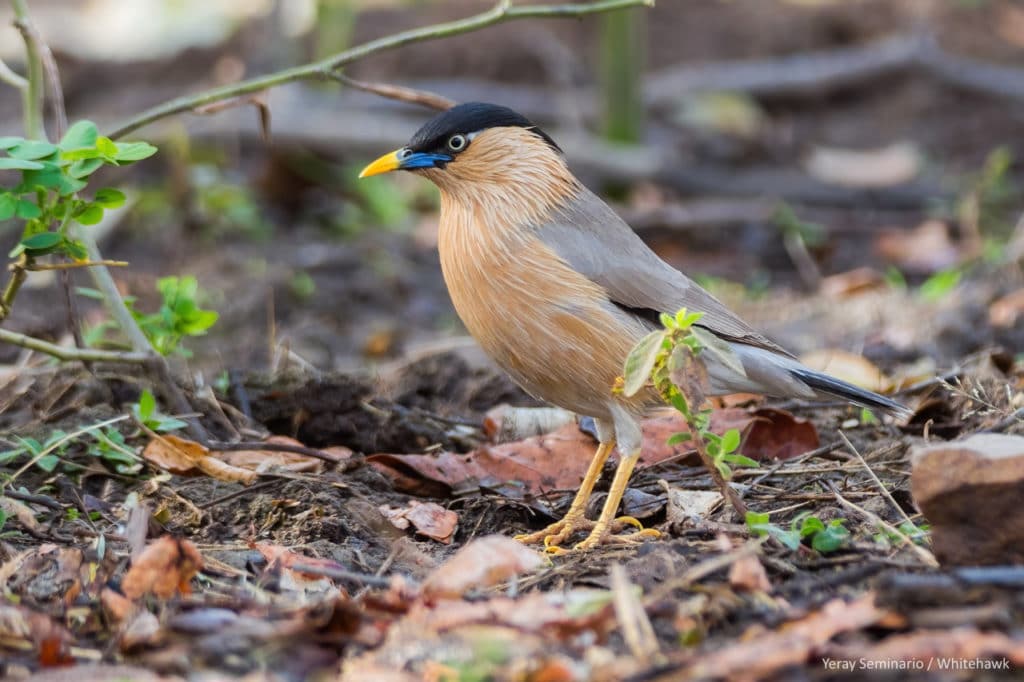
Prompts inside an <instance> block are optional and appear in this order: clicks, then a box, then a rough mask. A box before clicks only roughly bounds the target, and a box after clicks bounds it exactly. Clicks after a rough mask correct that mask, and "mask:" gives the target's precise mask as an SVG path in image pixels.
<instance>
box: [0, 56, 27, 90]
mask: <svg viewBox="0 0 1024 682" xmlns="http://www.w3.org/2000/svg"><path fill="white" fill-rule="evenodd" d="M0 81H2V82H4V83H7V84H8V85H10V86H11V87H14V88H17V89H18V90H28V79H27V78H25V77H24V76H22V75H21V74H17V73H15V72H14V71H12V70H11V67H9V66H7V64H6V63H5V62H4V60H2V59H0Z"/></svg>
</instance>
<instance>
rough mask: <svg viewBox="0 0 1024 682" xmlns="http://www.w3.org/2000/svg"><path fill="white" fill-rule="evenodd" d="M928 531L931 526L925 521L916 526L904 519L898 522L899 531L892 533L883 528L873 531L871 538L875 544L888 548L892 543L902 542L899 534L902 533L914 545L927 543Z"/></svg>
mask: <svg viewBox="0 0 1024 682" xmlns="http://www.w3.org/2000/svg"><path fill="white" fill-rule="evenodd" d="M930 532H931V526H929V525H928V524H927V523H923V524H921V525H920V526H918V525H915V524H913V523H910V522H909V521H904V522H903V523H901V524H900V527H899V533H894V532H893V531H891V530H888V529H886V528H883V529H882V530H881V531H880V532H878V533H875V535H874V536H873V537H872V538H871V539H872V540H874V541H875V544H876V545H879V546H880V547H884V548H886V549H888V548H890V547H892V546H893V545H899V544H902V543H903V538H902V537H901V536H900V533H902V534H903V535H904V536H905V537H906V538H907V539H909V540H910V541H911V542H913V543H914V544H915V545H927V544H928V536H929V534H930Z"/></svg>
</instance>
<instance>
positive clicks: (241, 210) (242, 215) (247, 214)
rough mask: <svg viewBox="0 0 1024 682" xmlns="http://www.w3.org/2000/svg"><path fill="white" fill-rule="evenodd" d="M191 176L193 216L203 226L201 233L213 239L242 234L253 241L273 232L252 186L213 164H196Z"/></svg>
mask: <svg viewBox="0 0 1024 682" xmlns="http://www.w3.org/2000/svg"><path fill="white" fill-rule="evenodd" d="M190 177H191V180H192V188H193V190H194V194H193V202H194V203H193V205H192V210H193V211H194V213H195V215H194V216H193V219H194V220H195V221H196V222H198V223H199V224H201V225H202V226H203V229H204V234H206V235H207V236H209V237H212V238H223V237H226V236H230V235H241V236H243V237H246V238H248V239H253V240H263V239H268V238H269V237H270V236H271V235H272V234H273V231H274V227H273V225H271V223H270V222H269V221H267V219H266V218H265V217H264V214H265V211H264V208H263V207H262V206H261V205H260V203H259V201H258V199H257V197H256V194H255V193H254V192H253V190H252V189H250V188H249V187H247V186H246V185H244V184H239V183H238V182H236V181H234V180H233V179H232V178H230V177H228V174H227V173H226V172H225V171H224V170H222V169H221V168H219V167H218V166H216V165H215V164H212V163H199V164H195V165H194V166H192V167H191V169H190Z"/></svg>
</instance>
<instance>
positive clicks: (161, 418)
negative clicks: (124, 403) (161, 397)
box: [132, 389, 188, 433]
mask: <svg viewBox="0 0 1024 682" xmlns="http://www.w3.org/2000/svg"><path fill="white" fill-rule="evenodd" d="M132 415H134V417H135V418H136V419H137V420H138V421H139V423H140V424H142V425H143V426H145V427H146V428H147V429H150V430H151V431H157V432H159V433H164V432H167V431H175V430H177V429H183V428H185V427H186V426H188V424H186V423H185V422H183V421H182V420H180V419H176V418H174V417H168V416H167V415H165V414H162V413H160V412H159V411H158V410H157V409H156V398H154V397H153V394H152V393H151V392H150V391H149V390H148V389H147V390H145V391H143V392H142V395H140V396H139V402H137V403H135V404H134V405H132Z"/></svg>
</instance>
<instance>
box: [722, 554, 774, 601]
mask: <svg viewBox="0 0 1024 682" xmlns="http://www.w3.org/2000/svg"><path fill="white" fill-rule="evenodd" d="M729 585H731V586H732V588H733V589H735V590H738V591H740V592H771V591H772V583H771V581H770V580H768V572H767V571H765V570H764V564H762V563H761V559H759V558H758V556H757V555H756V554H746V555H744V556H741V557H740V558H739V559H737V560H736V562H735V563H734V564H733V565H732V566H731V567H730V568H729Z"/></svg>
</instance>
